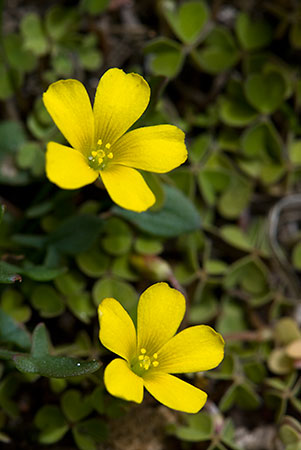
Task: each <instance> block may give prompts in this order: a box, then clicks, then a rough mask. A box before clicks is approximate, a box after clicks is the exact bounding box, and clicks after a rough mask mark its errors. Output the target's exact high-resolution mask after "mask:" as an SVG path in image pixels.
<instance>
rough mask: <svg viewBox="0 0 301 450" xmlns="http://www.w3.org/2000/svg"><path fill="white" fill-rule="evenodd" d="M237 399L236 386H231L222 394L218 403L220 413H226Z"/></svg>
mask: <svg viewBox="0 0 301 450" xmlns="http://www.w3.org/2000/svg"><path fill="white" fill-rule="evenodd" d="M236 397H237V385H236V384H232V385H231V386H230V387H229V388H228V389H227V390H226V392H225V393H224V395H223V396H222V398H221V400H220V403H219V409H220V410H221V411H222V412H226V411H228V410H229V409H230V408H232V406H233V405H234V403H235V401H236Z"/></svg>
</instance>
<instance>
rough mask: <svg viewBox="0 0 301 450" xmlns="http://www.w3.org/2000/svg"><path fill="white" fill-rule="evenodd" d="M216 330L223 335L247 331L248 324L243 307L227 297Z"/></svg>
mask: <svg viewBox="0 0 301 450" xmlns="http://www.w3.org/2000/svg"><path fill="white" fill-rule="evenodd" d="M216 328H217V330H218V331H219V332H220V333H221V334H227V333H234V332H238V331H242V330H245V329H246V328H247V323H246V320H245V313H244V309H243V307H242V305H240V304H239V303H238V302H236V301H234V300H233V299H231V298H229V297H226V298H225V299H224V301H223V304H222V312H221V314H220V315H219V318H218V321H217V326H216Z"/></svg>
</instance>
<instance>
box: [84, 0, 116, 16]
mask: <svg viewBox="0 0 301 450" xmlns="http://www.w3.org/2000/svg"><path fill="white" fill-rule="evenodd" d="M81 3H82V8H83V10H84V11H87V12H88V13H89V14H92V15H96V14H99V13H101V12H103V11H104V10H105V9H106V8H107V7H108V5H109V0H82V2H81Z"/></svg>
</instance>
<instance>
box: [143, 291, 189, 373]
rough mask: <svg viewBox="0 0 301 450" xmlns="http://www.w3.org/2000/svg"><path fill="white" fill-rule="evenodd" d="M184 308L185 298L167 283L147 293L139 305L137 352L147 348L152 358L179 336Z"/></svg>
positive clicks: (144, 293) (145, 292)
mask: <svg viewBox="0 0 301 450" xmlns="http://www.w3.org/2000/svg"><path fill="white" fill-rule="evenodd" d="M185 308H186V305H185V298H184V296H183V295H182V294H181V292H179V291H177V290H176V289H172V288H170V287H169V286H168V284H167V283H156V284H154V285H152V286H150V287H149V288H148V289H146V291H144V292H143V294H142V295H141V297H140V299H139V303H138V313H137V339H138V344H137V345H138V350H140V349H141V348H144V349H146V351H147V354H149V355H151V354H153V353H157V352H158V350H159V349H160V348H161V347H162V345H163V344H165V342H167V341H168V340H169V339H170V338H171V337H172V336H173V335H174V334H175V333H176V331H177V329H178V327H179V325H180V323H181V322H182V320H183V317H184V314H185ZM160 370H161V363H160Z"/></svg>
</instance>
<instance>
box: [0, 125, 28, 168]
mask: <svg viewBox="0 0 301 450" xmlns="http://www.w3.org/2000/svg"><path fill="white" fill-rule="evenodd" d="M25 140H26V136H25V132H24V129H23V126H22V125H21V124H20V123H19V122H16V121H14V120H4V121H3V122H1V123H0V159H1V157H2V156H3V155H5V153H16V151H17V150H18V148H19V147H20V146H21V145H22V144H23V143H24V142H25Z"/></svg>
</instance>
